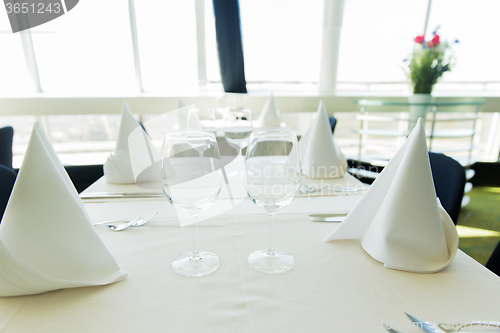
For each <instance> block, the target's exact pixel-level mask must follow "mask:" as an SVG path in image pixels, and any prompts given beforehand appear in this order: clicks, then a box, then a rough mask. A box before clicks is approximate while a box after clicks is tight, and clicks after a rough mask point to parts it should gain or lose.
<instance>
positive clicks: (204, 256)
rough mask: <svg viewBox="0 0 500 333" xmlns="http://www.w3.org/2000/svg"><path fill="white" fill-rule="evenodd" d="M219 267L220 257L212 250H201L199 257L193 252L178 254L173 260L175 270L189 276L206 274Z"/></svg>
mask: <svg viewBox="0 0 500 333" xmlns="http://www.w3.org/2000/svg"><path fill="white" fill-rule="evenodd" d="M218 267H219V257H218V256H217V255H216V254H214V253H210V252H200V253H199V256H198V257H196V258H195V257H193V252H189V253H186V254H183V255H181V256H178V257H177V258H175V260H174V262H172V268H173V269H174V272H176V273H177V274H179V275H182V276H187V277H199V276H205V275H208V274H210V273H212V272H214V271H215V270H216V269H217V268H218Z"/></svg>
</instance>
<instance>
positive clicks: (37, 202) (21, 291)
mask: <svg viewBox="0 0 500 333" xmlns="http://www.w3.org/2000/svg"><path fill="white" fill-rule="evenodd" d="M126 277H127V273H125V272H124V271H122V270H121V269H120V267H118V265H117V263H116V261H115V259H114V258H113V256H112V255H111V254H110V253H109V251H108V250H107V248H106V247H105V245H104V244H103V243H102V241H101V239H100V238H99V236H98V235H97V233H96V232H95V230H94V227H93V226H92V223H91V222H90V219H89V217H88V215H87V212H86V210H85V208H84V206H83V204H82V201H81V200H80V198H79V197H78V193H77V192H76V190H75V187H74V186H73V184H72V183H71V180H70V178H69V176H68V174H67V173H66V171H65V170H64V167H63V166H62V164H61V162H60V161H59V159H58V158H57V155H56V153H55V151H54V149H53V148H52V146H51V145H50V143H49V141H48V139H47V136H46V135H45V133H44V132H43V129H42V128H41V126H40V124H38V123H35V126H34V128H33V132H32V134H31V138H30V141H29V144H28V148H27V150H26V155H25V156H24V160H23V164H22V166H21V169H20V171H19V174H18V176H17V180H16V183H15V184H14V189H13V191H12V194H11V197H10V200H9V203H8V205H7V208H6V210H5V214H4V216H3V219H2V223H1V224H0V296H18V295H29V294H39V293H43V292H46V291H50V290H57V289H63V288H73V287H83V286H93V285H103V284H109V283H113V282H118V281H121V280H123V279H125V278H126Z"/></svg>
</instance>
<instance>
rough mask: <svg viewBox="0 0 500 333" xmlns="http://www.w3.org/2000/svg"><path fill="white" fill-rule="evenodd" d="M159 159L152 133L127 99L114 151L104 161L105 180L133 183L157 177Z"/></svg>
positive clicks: (116, 182)
mask: <svg viewBox="0 0 500 333" xmlns="http://www.w3.org/2000/svg"><path fill="white" fill-rule="evenodd" d="M160 158H161V157H160V154H159V153H158V151H157V150H156V149H155V148H154V146H153V144H152V143H151V140H150V138H149V136H148V135H147V134H146V132H145V131H144V129H143V128H142V127H141V125H140V124H139V122H138V121H137V120H136V119H135V118H134V116H133V115H132V113H131V112H130V108H129V107H128V104H127V102H124V103H123V108H122V116H121V120H120V129H119V132H118V140H117V142H116V148H115V152H114V153H113V154H112V155H111V156H109V157H108V159H107V161H106V163H104V177H105V178H106V181H107V182H108V183H112V184H133V183H139V182H148V181H154V180H158V179H159V175H160V163H159V161H160Z"/></svg>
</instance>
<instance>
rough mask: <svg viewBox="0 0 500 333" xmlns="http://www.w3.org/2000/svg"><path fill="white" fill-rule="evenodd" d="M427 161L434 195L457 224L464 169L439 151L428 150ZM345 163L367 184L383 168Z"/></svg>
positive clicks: (462, 193)
mask: <svg viewBox="0 0 500 333" xmlns="http://www.w3.org/2000/svg"><path fill="white" fill-rule="evenodd" d="M429 161H430V164H431V170H432V180H433V181H434V188H435V189H436V195H437V197H438V198H439V200H440V201H441V205H443V208H444V209H445V210H446V212H447V213H448V215H450V217H451V219H452V220H453V222H454V223H455V224H457V221H458V214H459V213H460V208H461V207H462V198H463V196H464V188H465V182H466V178H465V169H464V167H463V166H462V165H461V164H460V163H458V162H457V161H455V160H454V159H453V158H451V157H449V156H446V155H444V154H440V153H431V152H429ZM347 164H348V167H349V168H352V169H351V170H349V172H350V173H352V174H353V175H354V176H356V177H358V179H359V180H360V181H362V182H363V183H367V184H371V183H372V182H373V181H374V180H375V178H376V176H377V175H378V174H379V173H380V172H382V170H383V169H384V167H382V166H376V165H372V164H370V163H367V162H358V161H354V160H348V161H347ZM357 170H361V172H359V171H357Z"/></svg>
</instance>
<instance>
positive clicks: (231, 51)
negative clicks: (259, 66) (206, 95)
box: [213, 0, 247, 93]
mask: <svg viewBox="0 0 500 333" xmlns="http://www.w3.org/2000/svg"><path fill="white" fill-rule="evenodd" d="M213 4H214V15H215V31H216V36H217V50H218V52H219V64H220V75H221V78H222V85H223V86H224V91H225V92H233V93H246V92H247V87H246V80H245V65H244V61H243V45H242V43H241V25H240V8H239V4H238V0H213Z"/></svg>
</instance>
